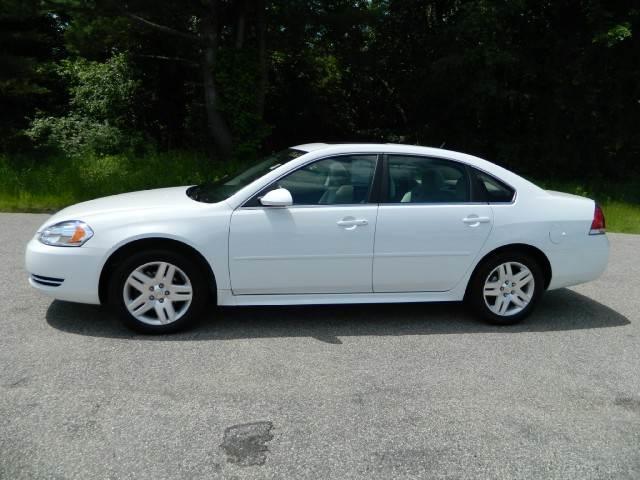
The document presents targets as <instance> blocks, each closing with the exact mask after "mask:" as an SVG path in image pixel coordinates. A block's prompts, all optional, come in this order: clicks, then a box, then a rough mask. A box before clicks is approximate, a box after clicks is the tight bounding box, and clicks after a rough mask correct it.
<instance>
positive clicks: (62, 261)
mask: <svg viewBox="0 0 640 480" xmlns="http://www.w3.org/2000/svg"><path fill="white" fill-rule="evenodd" d="M103 259H104V252H103V251H102V250H98V249H92V248H91V247H89V246H88V245H83V246H82V247H52V246H49V245H43V244H42V243H40V242H39V241H38V240H37V239H36V238H35V237H34V238H33V239H32V240H31V241H30V242H29V244H28V245H27V250H26V253H25V266H26V269H27V272H29V275H30V276H29V284H30V285H31V286H32V287H34V288H36V289H38V290H40V291H41V292H43V293H44V294H46V295H49V296H52V297H54V298H57V299H59V300H67V301H70V302H79V303H91V304H99V303H100V299H99V296H98V283H99V280H100V271H101V269H102V264H103Z"/></svg>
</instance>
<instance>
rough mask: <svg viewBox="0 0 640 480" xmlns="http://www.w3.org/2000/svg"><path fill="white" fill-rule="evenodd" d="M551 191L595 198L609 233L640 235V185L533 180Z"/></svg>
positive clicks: (631, 182) (634, 182)
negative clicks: (602, 212)
mask: <svg viewBox="0 0 640 480" xmlns="http://www.w3.org/2000/svg"><path fill="white" fill-rule="evenodd" d="M533 182H534V183H536V184H537V185H539V186H541V187H542V188H546V189H548V190H557V191H560V192H567V193H573V194H575V195H580V196H583V197H589V198H593V199H594V200H595V201H596V202H598V204H599V205H600V206H601V207H602V210H603V211H604V216H605V219H606V222H607V231H609V232H619V233H636V234H640V182H639V181H638V180H637V179H631V180H628V181H625V182H611V181H602V180H600V181H596V180H591V181H589V180H586V181H572V182H563V181H554V180H533Z"/></svg>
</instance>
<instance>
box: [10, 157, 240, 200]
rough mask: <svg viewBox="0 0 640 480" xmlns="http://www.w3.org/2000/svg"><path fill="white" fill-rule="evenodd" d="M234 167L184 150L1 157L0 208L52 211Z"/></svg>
mask: <svg viewBox="0 0 640 480" xmlns="http://www.w3.org/2000/svg"><path fill="white" fill-rule="evenodd" d="M233 168H237V165H233V164H232V165H228V164H227V165H224V164H214V163H212V162H210V161H208V160H207V159H206V158H205V157H204V156H203V155H199V154H196V153H189V152H170V153H155V154H148V155H145V156H142V157H134V156H127V155H111V156H104V157H92V156H87V157H84V158H71V159H70V158H64V157H56V158H52V159H49V160H47V161H37V160H36V159H33V158H12V159H9V158H7V157H2V156H0V211H5V212H48V211H55V210H59V209H61V208H63V207H65V206H68V205H71V204H74V203H78V202H81V201H84V200H89V199H92V198H98V197H103V196H106V195H113V194H117V193H123V192H131V191H134V190H145V189H150V188H160V187H168V186H175V185H191V184H195V183H200V182H203V181H205V180H213V179H215V178H216V177H219V176H221V175H223V174H224V173H227V172H228V171H229V170H232V169H233Z"/></svg>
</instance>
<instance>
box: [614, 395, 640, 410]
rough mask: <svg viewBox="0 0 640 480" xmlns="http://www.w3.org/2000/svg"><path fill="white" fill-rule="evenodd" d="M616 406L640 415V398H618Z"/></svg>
mask: <svg viewBox="0 0 640 480" xmlns="http://www.w3.org/2000/svg"><path fill="white" fill-rule="evenodd" d="M614 404H615V405H617V406H619V407H623V408H626V409H627V410H631V411H632V412H635V413H640V398H637V397H617V398H616V400H615V402H614Z"/></svg>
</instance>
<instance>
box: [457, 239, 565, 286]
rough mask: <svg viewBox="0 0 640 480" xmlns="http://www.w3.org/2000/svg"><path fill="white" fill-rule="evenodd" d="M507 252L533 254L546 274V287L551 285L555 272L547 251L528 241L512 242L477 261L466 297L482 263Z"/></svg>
mask: <svg viewBox="0 0 640 480" xmlns="http://www.w3.org/2000/svg"><path fill="white" fill-rule="evenodd" d="M506 252H509V253H522V254H525V255H529V256H531V257H532V258H533V259H534V260H535V261H536V263H537V264H538V265H539V266H540V268H541V269H542V272H543V274H544V288H545V290H546V289H547V287H548V286H549V283H551V276H552V274H553V272H552V270H551V263H550V262H549V259H548V258H547V256H546V255H545V253H544V252H543V251H542V250H540V249H539V248H537V247H534V246H533V245H528V244H526V243H511V244H508V245H503V246H501V247H498V248H496V249H494V250H491V251H490V252H489V253H487V254H486V255H485V256H484V257H482V258H481V259H480V261H479V262H478V263H476V266H475V267H474V269H473V273H472V274H471V277H469V282H468V283H467V289H466V292H465V297H466V295H467V293H468V292H469V286H470V285H471V283H472V280H473V277H474V276H475V274H476V272H477V271H478V268H479V267H480V265H482V264H483V263H484V262H485V261H486V260H487V259H488V258H491V257H493V256H496V255H500V254H502V253H506Z"/></svg>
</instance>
